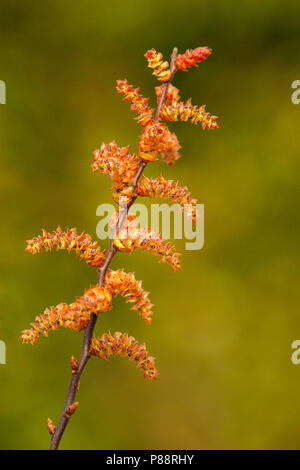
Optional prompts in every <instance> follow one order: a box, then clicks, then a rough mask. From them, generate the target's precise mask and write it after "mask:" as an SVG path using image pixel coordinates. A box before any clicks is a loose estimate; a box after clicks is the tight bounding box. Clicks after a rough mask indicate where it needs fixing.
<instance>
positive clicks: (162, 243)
mask: <svg viewBox="0 0 300 470" xmlns="http://www.w3.org/2000/svg"><path fill="white" fill-rule="evenodd" d="M210 53H211V50H210V49H208V48H197V49H194V50H187V51H186V52H185V53H184V54H182V55H177V48H174V50H173V53H172V55H171V62H170V67H169V63H168V62H166V61H164V60H163V56H162V54H161V53H160V52H157V51H155V49H151V50H150V51H148V52H147V53H146V54H145V57H146V59H147V60H148V66H149V67H150V68H152V69H153V75H154V76H155V77H156V78H157V79H158V80H159V81H160V82H162V85H160V86H159V87H156V89H155V91H156V96H157V101H158V104H157V108H156V112H155V115H154V110H153V109H151V108H150V107H149V106H148V99H147V98H144V97H143V96H142V95H141V94H140V90H139V88H134V87H133V86H132V85H130V84H129V83H128V82H127V80H118V81H117V91H118V93H119V94H120V95H122V96H123V97H124V100H125V101H127V102H129V103H131V110H132V111H134V112H135V113H137V118H136V119H137V121H138V123H139V124H140V125H141V126H142V128H143V132H142V135H141V136H140V141H139V143H138V146H139V152H138V154H132V153H131V152H130V146H127V147H118V145H117V143H116V142H115V141H113V142H111V143H110V144H102V146H101V148H100V149H99V150H96V151H95V153H94V162H93V164H92V170H93V171H94V172H100V173H103V174H106V175H108V176H109V177H110V178H111V180H112V189H113V191H114V193H113V199H114V200H115V201H116V202H117V203H118V204H119V210H118V211H117V212H116V216H115V218H113V220H112V222H111V225H112V228H113V236H112V239H111V242H110V245H109V249H108V251H107V253H106V255H105V252H104V251H102V250H101V248H100V247H99V246H98V243H97V242H93V241H92V238H91V237H90V235H88V234H85V233H82V234H81V235H78V233H77V231H76V229H71V230H70V229H67V230H65V231H63V230H62V229H61V228H60V227H58V229H57V230H56V231H54V232H52V233H48V232H46V231H45V230H43V233H42V235H41V236H38V237H34V238H33V239H32V240H28V242H27V247H26V251H28V252H30V253H32V254H36V253H39V252H40V251H41V250H42V249H43V248H45V249H46V251H51V250H52V249H53V248H54V247H56V249H57V250H62V249H66V250H68V251H69V252H70V251H75V252H76V254H77V256H79V257H80V259H81V260H83V261H85V262H86V263H87V264H89V265H90V266H92V267H95V268H97V271H98V277H97V285H95V286H91V287H90V288H89V289H86V290H85V292H84V294H83V295H82V296H81V297H77V298H76V300H75V301H74V302H73V303H71V304H69V305H68V304H66V303H60V304H59V305H57V306H56V307H50V308H49V309H46V310H45V311H44V313H43V314H42V315H40V316H38V317H36V320H35V323H32V327H31V328H30V329H27V330H24V331H23V334H22V336H21V338H22V340H23V343H31V344H34V343H35V342H36V340H37V339H38V337H39V336H40V335H44V336H48V333H49V331H50V330H56V329H57V328H58V327H59V326H63V327H65V328H71V329H73V330H76V331H82V330H84V336H83V344H82V349H81V355H80V358H79V360H78V361H77V360H76V358H75V357H74V356H73V355H72V356H71V361H70V365H71V370H72V376H71V380H70V384H69V388H68V392H67V396H66V400H65V404H64V408H63V411H62V414H61V417H60V420H59V423H58V425H57V427H56V426H55V424H54V423H53V421H52V420H51V419H50V418H49V419H48V430H49V433H50V435H51V443H50V449H51V450H55V449H57V448H58V446H59V443H60V441H61V438H62V436H63V434H64V431H65V429H66V426H67V424H68V422H69V420H70V418H71V416H72V415H73V414H74V413H75V412H76V410H77V408H78V405H79V402H75V397H76V393H77V391H78V389H79V383H80V382H79V381H80V377H81V375H82V373H83V371H84V369H85V366H86V364H87V362H88V360H89V359H90V357H91V356H96V357H98V358H102V359H108V358H109V357H110V356H112V355H119V356H124V357H127V358H128V359H129V360H132V361H135V362H136V365H137V367H138V368H139V369H142V370H143V371H144V377H145V378H147V379H156V377H157V374H158V372H157V370H156V368H155V367H154V358H153V357H152V356H149V355H148V353H147V351H146V347H145V345H144V344H139V343H138V342H137V341H135V339H134V338H133V337H132V336H128V334H127V333H124V334H122V333H120V332H116V333H114V334H113V335H112V334H111V333H110V332H108V333H105V334H103V335H102V336H101V337H100V338H95V337H94V336H93V333H94V328H95V325H96V321H97V318H98V315H99V314H101V313H103V312H107V311H108V310H110V309H111V306H112V297H114V296H116V295H118V294H120V295H122V296H123V297H125V298H126V299H127V302H131V303H132V304H133V306H132V309H134V310H138V312H139V314H140V315H141V317H142V318H143V319H144V321H145V322H146V323H151V321H152V306H153V305H152V304H151V302H150V300H149V299H148V292H146V291H145V290H144V289H143V288H142V286H141V281H137V280H136V279H135V277H134V274H133V273H126V272H125V271H124V270H123V269H118V270H117V271H113V270H111V269H110V264H111V261H112V259H113V258H114V256H115V255H116V253H117V252H118V251H125V252H132V251H134V250H135V249H137V248H142V249H143V250H148V251H150V252H151V253H153V254H158V255H160V260H161V261H166V262H167V263H169V264H170V265H171V267H172V269H173V271H175V270H177V269H181V265H180V262H179V253H176V252H175V247H174V246H172V245H171V244H170V243H169V242H168V241H167V240H165V239H164V238H163V237H162V236H161V235H160V234H159V233H154V232H152V231H151V230H150V229H148V228H143V229H140V228H139V224H138V219H137V217H136V216H133V215H130V214H129V209H130V207H131V206H132V204H133V202H134V201H135V200H136V198H137V197H138V196H143V197H163V198H170V199H171V200H172V201H177V202H178V203H179V204H181V205H182V206H185V205H188V206H189V212H187V215H189V216H191V218H192V220H193V221H195V219H196V217H197V212H196V207H195V204H196V199H193V198H191V197H190V193H189V191H188V190H187V188H186V187H185V186H184V187H181V186H179V185H178V183H176V182H173V181H172V180H166V179H164V178H163V176H159V177H158V178H157V179H148V178H145V177H143V179H142V180H141V181H140V178H141V176H142V174H143V171H144V169H145V167H146V166H147V164H148V163H149V162H153V161H156V160H158V158H160V159H161V160H163V161H165V162H166V163H167V164H168V165H170V166H171V165H173V164H174V162H175V161H176V160H177V159H178V158H179V157H180V155H179V153H178V150H179V149H180V145H179V142H178V139H177V137H176V135H175V134H174V133H171V132H170V131H169V129H168V127H167V125H166V124H165V123H162V122H161V120H165V121H176V120H178V118H179V119H181V120H183V121H187V120H188V119H190V120H191V122H193V123H195V124H196V123H197V122H201V123H202V127H203V128H207V129H209V128H217V127H218V126H217V124H216V122H215V119H216V116H211V115H209V114H208V113H206V112H205V110H204V107H201V108H198V107H197V106H192V105H191V102H190V101H188V102H187V103H185V104H184V103H182V102H179V98H180V97H179V90H177V88H176V87H174V86H173V85H171V83H170V82H171V80H172V78H173V76H174V74H175V72H176V70H182V71H186V70H187V69H188V68H190V67H192V66H197V64H198V63H199V62H201V61H203V60H205V59H206V58H207V57H208V56H209V54H210Z"/></svg>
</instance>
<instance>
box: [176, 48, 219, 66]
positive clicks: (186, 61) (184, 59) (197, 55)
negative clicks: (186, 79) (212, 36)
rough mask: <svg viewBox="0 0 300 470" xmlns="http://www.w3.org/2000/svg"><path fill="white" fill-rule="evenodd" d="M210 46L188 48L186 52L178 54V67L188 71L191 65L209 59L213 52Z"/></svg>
mask: <svg viewBox="0 0 300 470" xmlns="http://www.w3.org/2000/svg"><path fill="white" fill-rule="evenodd" d="M211 51H212V50H211V49H208V47H197V48H196V49H188V50H187V51H185V53H184V54H178V56H177V58H176V67H177V69H178V70H181V71H183V72H186V71H187V69H188V68H190V67H197V66H198V65H197V64H198V63H199V62H202V61H203V60H205V59H207V57H208V56H209V55H210V54H211Z"/></svg>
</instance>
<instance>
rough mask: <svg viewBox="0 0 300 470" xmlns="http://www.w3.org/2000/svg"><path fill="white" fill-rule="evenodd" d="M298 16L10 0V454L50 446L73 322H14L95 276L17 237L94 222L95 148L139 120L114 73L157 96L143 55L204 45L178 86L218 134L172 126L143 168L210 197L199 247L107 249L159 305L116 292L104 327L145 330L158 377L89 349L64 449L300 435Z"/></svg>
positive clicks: (284, 444)
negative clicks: (145, 313)
mask: <svg viewBox="0 0 300 470" xmlns="http://www.w3.org/2000/svg"><path fill="white" fill-rule="evenodd" d="M299 21H300V4H299V2H297V1H296V0H294V1H288V2H283V1H279V0H265V1H264V2H259V1H258V0H256V1H253V0H251V1H250V0H245V1H243V2H238V1H233V0H227V1H226V2H225V1H223V2H220V1H218V2H216V1H212V0H210V1H208V0H207V1H202V0H197V1H191V0H187V1H186V2H180V1H177V0H173V1H165V2H161V1H159V2H158V1H152V2H150V1H149V2H147V1H146V2H139V1H130V0H129V1H127V2H117V1H115V0H111V1H110V2H100V1H96V0H88V1H83V0H78V1H76V2H74V1H69V0H60V1H58V0H51V1H50V0H44V1H43V2H37V1H32V0H31V1H29V2H24V1H14V2H11V1H10V0H2V1H1V6H0V27H1V40H0V58H1V59H0V60H1V67H0V79H1V80H4V81H5V82H6V85H7V104H6V105H1V107H0V142H1V159H0V185H1V192H2V197H1V218H2V223H1V235H0V236H1V245H0V246H1V248H0V249H1V255H0V259H1V278H0V304H1V316H0V339H1V340H4V341H5V342H6V347H7V364H6V365H0V399H1V406H0V448H1V449H44V448H47V447H48V445H49V435H48V433H47V427H46V422H47V418H48V417H51V418H52V419H53V421H54V422H55V423H57V422H58V419H59V416H60V413H61V410H62V406H63V402H64V399H65V394H66V391H67V387H68V383H69V378H70V369H69V358H70V355H71V353H73V354H75V355H76V356H77V357H78V356H79V353H80V349H81V342H82V334H78V333H75V332H72V331H70V330H64V329H61V330H60V331H57V332H53V333H50V335H49V338H41V339H40V340H39V341H38V342H37V344H36V345H35V346H34V347H31V346H30V345H21V342H20V340H19V335H20V333H21V331H22V330H23V329H24V328H27V327H28V325H29V324H30V322H31V321H33V319H34V317H35V316H36V315H37V314H39V313H42V311H43V310H44V308H45V307H47V306H49V305H56V304H57V303H59V302H64V301H65V302H72V301H73V299H74V297H75V296H76V295H81V294H82V292H83V290H84V288H85V287H86V286H89V285H90V284H93V283H94V282H95V276H96V272H95V271H94V270H93V269H92V268H90V267H89V266H87V265H85V264H84V263H80V262H79V261H78V260H77V259H76V257H75V255H74V254H73V255H68V254H66V253H64V252H60V253H55V252H54V253H52V254H47V253H43V254H41V255H40V256H35V257H32V256H30V255H29V254H27V253H25V252H24V247H25V240H26V239H29V238H32V237H33V236H34V235H35V234H39V233H40V230H41V228H42V227H45V228H46V229H49V230H53V229H54V228H56V227H57V225H58V224H61V225H62V226H63V227H66V226H70V227H73V226H76V227H77V228H78V230H79V231H81V230H85V231H87V232H89V233H91V235H92V236H94V237H95V236H96V233H95V231H96V224H97V222H98V220H99V219H98V218H97V217H96V208H97V206H98V205H99V204H101V203H103V202H110V192H109V188H110V181H109V180H108V179H107V178H106V177H105V176H101V175H98V174H92V172H91V170H90V163H91V161H92V158H93V156H92V152H93V150H94V149H95V148H98V147H99V146H100V144H101V142H102V141H105V142H110V141H111V140H113V139H116V140H117V142H118V143H119V144H120V145H127V144H129V143H131V144H132V145H133V148H136V142H137V138H138V135H139V133H140V128H139V126H138V125H137V123H136V122H135V121H134V120H133V115H132V113H131V112H130V110H129V105H128V104H126V103H124V102H122V100H121V98H120V97H119V96H118V95H117V93H116V92H115V80H116V79H118V78H127V79H128V80H129V82H130V83H131V82H132V83H133V84H134V85H136V86H140V87H141V90H142V92H143V93H144V95H145V96H150V97H151V103H152V105H153V106H154V104H155V99H154V93H153V90H154V86H156V85H157V83H156V82H155V79H154V77H153V76H152V74H151V71H150V70H149V69H147V67H146V60H145V59H144V57H143V54H144V53H145V51H146V50H147V49H150V48H152V47H154V48H156V49H157V50H160V51H162V52H163V53H164V55H165V57H166V58H167V57H168V56H169V54H170V53H171V50H172V48H173V47H174V46H177V47H178V48H179V50H180V52H184V51H185V49H187V48H194V47H197V46H199V45H200V46H204V45H207V46H209V47H212V48H213V55H212V56H211V57H210V58H209V59H208V60H207V61H206V62H205V63H204V64H202V65H201V66H200V67H199V69H197V70H196V69H195V70H194V69H193V70H192V71H190V72H189V73H186V74H183V73H181V74H180V73H178V74H177V75H176V77H175V80H174V84H175V85H176V86H178V87H179V88H180V90H181V96H182V97H183V99H187V98H189V97H190V96H192V97H193V102H194V103H195V104H199V105H201V104H204V103H206V104H207V109H208V111H210V112H212V113H214V114H217V115H218V116H219V125H220V129H219V130H217V131H210V132H203V131H202V129H201V127H200V126H198V127H196V126H193V125H191V124H186V123H178V124H174V125H172V126H171V127H172V129H173V130H175V131H176V133H177V135H178V137H179V139H180V142H181V145H182V147H183V149H182V153H183V157H182V159H180V160H179V161H178V162H177V163H176V165H175V166H174V167H173V168H169V167H167V166H165V165H164V164H163V163H157V164H153V165H151V167H150V166H149V167H148V168H147V170H146V174H147V175H156V174H158V173H159V172H160V171H162V172H163V174H164V176H165V177H167V178H174V179H177V178H178V179H179V182H180V183H182V184H187V185H188V186H189V188H190V190H191V191H192V194H193V196H194V197H197V198H198V201H199V202H200V203H204V204H205V246H204V248H203V249H202V250H200V251H187V252H184V254H183V257H182V262H183V271H182V272H177V273H172V271H171V270H170V268H169V267H168V266H167V265H166V264H158V263H157V261H158V259H157V258H155V257H153V256H151V255H150V254H147V253H140V252H136V253H134V254H132V255H131V256H129V255H126V254H120V255H118V256H117V257H116V258H115V259H114V261H113V264H112V266H113V267H115V268H118V267H121V266H122V267H124V268H125V269H126V270H128V271H130V270H131V271H134V272H135V274H136V277H137V279H143V282H144V284H143V285H144V287H145V289H147V290H150V291H151V300H152V302H153V303H154V304H155V316H154V320H153V324H152V325H151V326H150V327H149V326H147V325H145V324H144V323H143V322H142V320H141V319H140V318H138V315H137V313H136V312H132V311H130V310H129V308H128V305H126V304H125V302H124V299H123V298H118V299H116V300H115V302H114V308H113V310H112V311H111V312H109V313H107V314H103V315H102V317H101V319H99V321H98V323H97V328H96V330H97V333H98V334H101V333H102V332H104V331H107V330H108V329H109V328H110V329H111V330H112V331H116V330H120V331H128V332H129V333H130V334H132V335H134V336H135V337H136V338H137V339H138V340H139V341H145V342H146V345H147V348H148V351H149V352H150V353H151V354H153V355H154V356H156V358H157V359H156V364H157V367H158V369H159V371H160V375H159V380H158V381H157V382H149V381H145V380H144V379H143V377H142V374H141V373H140V372H139V371H138V370H136V368H135V367H134V365H132V364H131V363H130V362H128V361H126V360H124V359H117V358H115V359H112V360H111V361H109V362H105V361H100V360H96V359H94V360H92V361H90V363H89V365H88V367H87V369H86V371H85V373H84V375H83V377H82V380H81V389H80V391H79V394H78V399H79V401H80V407H79V410H78V412H77V413H76V414H75V415H74V417H72V420H71V423H70V425H69V426H68V428H67V431H66V433H65V436H64V438H63V441H62V445H61V448H62V449H100V448H103V449H191V448H197V449H215V448H222V449H228V448H235V449H253V448H257V449H265V448H271V449H275V448H297V449H299V448H300V425H299V422H300V402H299V390H300V365H299V366H296V365H293V364H292V362H291V354H292V349H291V343H292V341H294V340H295V339H300V321H299V313H300V309H299V307H300V302H299V280H300V272H299V264H300V251H299V230H300V217H299V196H300V194H299V174H300V173H299V166H300V165H299V118H300V105H299V106H296V105H293V104H292V102H291V93H292V90H291V83H292V81H293V80H297V79H300V69H299V64H300V35H299ZM156 202H159V201H156ZM176 244H177V246H178V248H179V249H180V250H183V248H184V245H183V242H178V241H176ZM101 245H103V246H104V245H105V247H106V246H107V242H104V243H101Z"/></svg>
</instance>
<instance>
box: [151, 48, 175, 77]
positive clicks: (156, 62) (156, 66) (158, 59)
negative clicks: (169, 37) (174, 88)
mask: <svg viewBox="0 0 300 470" xmlns="http://www.w3.org/2000/svg"><path fill="white" fill-rule="evenodd" d="M145 57H146V59H147V60H148V67H150V68H151V69H153V75H155V77H156V78H157V79H158V80H159V81H160V82H164V83H165V82H168V81H169V80H170V79H171V77H172V73H171V70H170V69H169V62H167V61H164V60H163V55H162V53H161V52H157V51H156V50H155V49H151V50H149V51H147V52H146V54H145Z"/></svg>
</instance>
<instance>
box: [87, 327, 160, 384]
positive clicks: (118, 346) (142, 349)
mask: <svg viewBox="0 0 300 470" xmlns="http://www.w3.org/2000/svg"><path fill="white" fill-rule="evenodd" d="M90 352H91V355H92V356H97V357H99V358H101V359H109V357H111V356H121V357H127V359H129V360H130V361H135V362H136V366H137V368H138V369H142V370H143V371H144V377H145V379H156V378H157V375H158V371H157V370H156V368H155V367H154V357H152V356H148V353H147V350H146V346H145V344H139V343H138V342H137V341H136V340H135V339H134V338H133V336H128V334H127V333H124V334H122V333H120V332H116V333H114V334H113V335H112V334H111V333H110V332H108V333H104V334H103V335H102V336H101V338H95V337H94V338H93V339H92V343H91V348H90Z"/></svg>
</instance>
